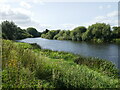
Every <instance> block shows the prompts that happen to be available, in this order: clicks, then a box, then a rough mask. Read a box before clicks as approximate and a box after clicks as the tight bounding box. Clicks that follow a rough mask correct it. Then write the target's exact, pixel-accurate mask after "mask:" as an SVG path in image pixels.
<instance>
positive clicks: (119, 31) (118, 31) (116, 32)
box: [112, 27, 120, 38]
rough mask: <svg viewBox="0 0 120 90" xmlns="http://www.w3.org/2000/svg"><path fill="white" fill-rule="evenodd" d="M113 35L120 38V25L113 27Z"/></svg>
mask: <svg viewBox="0 0 120 90" xmlns="http://www.w3.org/2000/svg"><path fill="white" fill-rule="evenodd" d="M112 37H113V38H120V27H113V31H112Z"/></svg>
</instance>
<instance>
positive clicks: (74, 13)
mask: <svg viewBox="0 0 120 90" xmlns="http://www.w3.org/2000/svg"><path fill="white" fill-rule="evenodd" d="M65 1H66V2H65ZM94 1H95V0H94ZM115 1H116V2H87V0H86V2H79V1H78V0H74V2H73V0H69V2H68V0H64V2H63V1H61V2H59V1H54V0H50V1H49V2H48V1H46V0H0V22H2V21H4V20H9V21H14V22H15V23H16V24H17V25H18V26H20V27H21V28H27V27H35V28H36V29H37V30H38V31H43V30H45V29H46V28H47V29H50V30H51V29H66V30H67V29H70V30H71V29H73V28H75V27H77V26H86V27H87V26H89V25H91V24H94V23H96V22H101V23H102V22H104V23H107V24H110V25H111V26H116V25H118V2H117V0H115Z"/></svg>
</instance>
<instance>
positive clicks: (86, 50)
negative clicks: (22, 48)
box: [18, 38, 120, 66]
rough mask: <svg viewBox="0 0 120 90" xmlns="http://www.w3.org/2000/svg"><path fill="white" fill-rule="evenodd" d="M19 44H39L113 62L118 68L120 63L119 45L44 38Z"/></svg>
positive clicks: (43, 46)
mask: <svg viewBox="0 0 120 90" xmlns="http://www.w3.org/2000/svg"><path fill="white" fill-rule="evenodd" d="M18 41H19V42H26V43H37V44H38V45H40V46H41V47H42V48H43V49H51V50H55V51H65V52H72V53H74V54H80V55H83V56H92V57H98V58H101V59H107V60H110V61H112V62H113V63H114V64H116V66H118V62H119V56H120V55H119V49H120V45H117V44H93V43H86V42H74V41H66V40H49V39H43V38H26V39H23V40H18Z"/></svg>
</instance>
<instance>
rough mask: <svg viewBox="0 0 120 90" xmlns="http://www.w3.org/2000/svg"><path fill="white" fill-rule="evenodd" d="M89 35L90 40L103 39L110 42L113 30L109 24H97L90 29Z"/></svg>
mask: <svg viewBox="0 0 120 90" xmlns="http://www.w3.org/2000/svg"><path fill="white" fill-rule="evenodd" d="M87 33H89V35H90V36H89V39H93V38H96V39H102V40H104V41H109V40H110V37H111V29H110V25H109V24H105V23H96V24H92V25H91V26H89V27H88V30H87Z"/></svg>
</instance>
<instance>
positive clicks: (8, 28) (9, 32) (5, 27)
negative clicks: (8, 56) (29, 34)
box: [1, 21, 17, 40]
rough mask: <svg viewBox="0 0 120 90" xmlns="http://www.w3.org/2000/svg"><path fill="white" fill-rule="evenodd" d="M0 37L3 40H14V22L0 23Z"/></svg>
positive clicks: (15, 35) (15, 26) (15, 30)
mask: <svg viewBox="0 0 120 90" xmlns="http://www.w3.org/2000/svg"><path fill="white" fill-rule="evenodd" d="M1 28H2V37H3V38H4V39H10V40H15V39H16V37H17V25H15V23H14V22H9V21H3V22H2V23H1Z"/></svg>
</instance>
